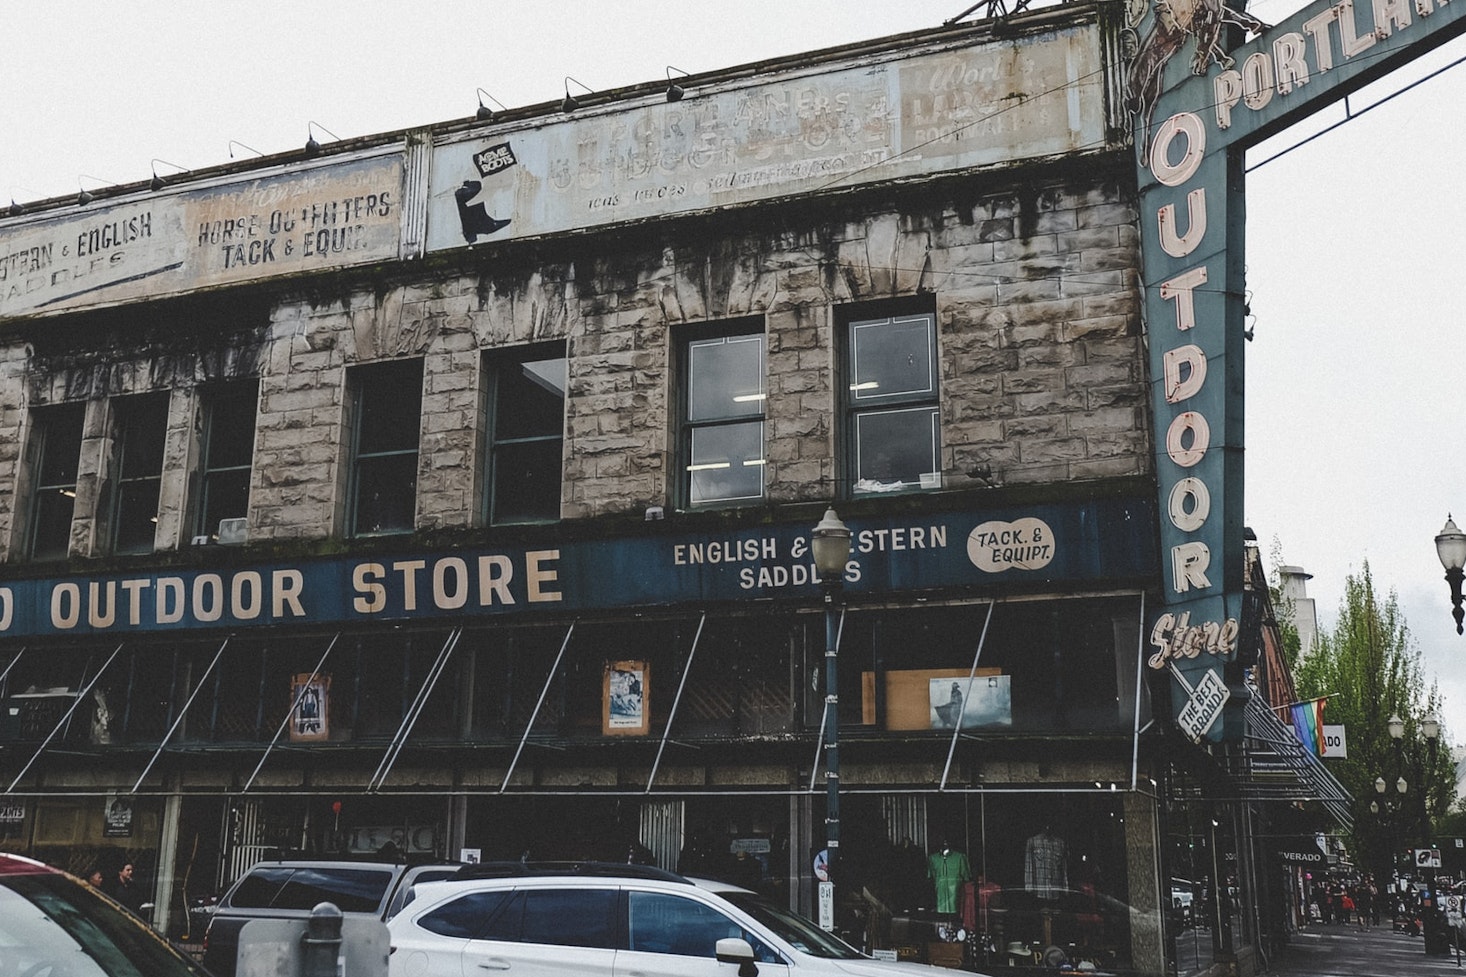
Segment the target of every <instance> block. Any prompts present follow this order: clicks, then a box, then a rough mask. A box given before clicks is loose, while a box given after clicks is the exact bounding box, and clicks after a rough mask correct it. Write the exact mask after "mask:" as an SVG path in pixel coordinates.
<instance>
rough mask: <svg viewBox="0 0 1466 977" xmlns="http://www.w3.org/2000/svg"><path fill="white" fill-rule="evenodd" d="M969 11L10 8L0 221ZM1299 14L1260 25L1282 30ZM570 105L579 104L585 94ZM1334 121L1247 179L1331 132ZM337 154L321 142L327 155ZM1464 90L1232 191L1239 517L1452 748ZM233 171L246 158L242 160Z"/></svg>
mask: <svg viewBox="0 0 1466 977" xmlns="http://www.w3.org/2000/svg"><path fill="white" fill-rule="evenodd" d="M968 5H969V4H968V3H967V2H965V0H944V2H934V0H846V2H839V3H837V2H834V0H737V2H731V0H678V2H670V0H596V2H585V0H562V2H560V3H546V2H544V0H493V2H484V0H478V2H474V3H468V2H461V0H451V2H444V0H366V2H363V0H352V2H344V0H308V2H301V0H291V2H280V0H250V2H248V3H245V2H236V0H210V2H198V0H179V2H167V0H109V2H105V3H104V2H99V0H50V2H47V3H26V4H20V3H17V4H11V5H10V7H9V9H7V11H6V13H5V17H4V19H3V22H0V23H3V31H4V42H5V55H4V57H3V58H0V91H3V93H4V95H3V97H0V133H3V143H0V194H3V195H4V198H5V199H0V206H3V205H4V203H6V202H8V198H10V197H14V198H15V199H18V200H20V201H22V202H24V201H27V200H35V199H40V198H44V197H50V196H57V195H63V194H64V195H70V194H74V193H76V192H77V191H78V189H79V187H80V186H81V185H85V186H87V187H88V188H89V189H95V188H97V187H98V186H106V185H110V184H115V183H126V182H131V181H136V180H144V179H147V178H148V177H149V175H150V173H151V169H150V162H151V160H152V159H153V158H155V157H156V158H158V159H161V160H163V161H165V162H164V163H162V164H160V165H159V167H158V171H159V172H160V173H162V174H164V175H166V174H168V173H170V172H174V168H175V167H181V168H184V169H194V168H201V167H206V166H210V165H214V164H217V163H222V162H226V161H227V160H228V159H229V156H230V151H231V146H230V141H231V140H237V141H238V143H239V144H242V146H241V145H235V146H233V147H232V149H233V152H235V153H236V154H239V155H243V156H248V155H250V151H251V150H255V151H258V152H261V153H265V154H270V153H276V152H282V151H288V150H293V149H296V148H299V147H300V146H303V145H304V143H305V140H306V137H307V123H308V122H309V121H314V122H316V123H318V124H319V125H321V126H323V127H324V128H325V129H326V130H329V131H330V132H331V133H334V134H335V135H337V136H339V137H342V138H350V137H353V136H360V135H366V134H370V133H375V132H384V131H390V130H394V129H401V128H408V127H413V126H420V125H425V124H428V123H432V122H441V121H447V120H451V119H461V118H464V117H467V116H469V115H471V114H472V113H473V111H474V109H475V108H476V107H477V99H476V96H475V94H474V91H475V89H476V88H478V87H482V88H484V89H485V90H487V91H488V92H489V93H490V94H491V95H492V96H493V97H494V98H495V99H497V100H499V101H500V102H503V103H504V104H505V105H508V106H510V107H517V106H521V105H528V104H534V103H539V102H544V101H548V100H551V99H558V98H559V97H560V96H561V95H562V94H563V91H564V85H565V81H564V79H565V76H567V75H569V76H572V77H574V78H575V79H576V81H577V82H580V83H583V84H584V85H585V86H587V87H589V88H591V89H593V90H598V89H606V88H615V87H619V86H623V85H629V84H634V83H638V82H645V81H652V80H656V79H661V78H664V77H665V75H666V68H667V66H668V65H672V66H675V67H677V68H679V69H682V70H685V71H688V72H693V73H697V72H702V71H707V70H713V69H717V68H723V67H730V66H733V65H738V64H744V63H747V62H751V61H758V60H762V59H765V58H770V57H777V56H780V55H788V54H796V53H798V52H800V51H806V50H812V49H815V48H820V47H827V46H832V45H838V44H844V43H848V42H852V41H858V40H865V39H869V38H873V37H880V36H884V35H887V34H893V33H902V32H906V31H917V30H923V29H928V28H932V27H935V26H938V25H940V24H941V23H942V22H943V21H945V20H948V19H950V18H952V17H955V16H956V15H958V14H959V13H961V12H963V10H964V9H965V8H966V7H967V6H968ZM1300 6H1302V4H1301V3H1299V2H1298V0H1261V2H1258V3H1255V4H1253V5H1252V6H1251V8H1250V9H1251V10H1252V11H1253V12H1254V13H1256V14H1257V15H1258V16H1259V17H1261V18H1262V19H1263V20H1266V21H1269V22H1276V21H1278V20H1280V19H1282V18H1283V17H1284V16H1286V15H1287V14H1289V13H1291V12H1293V11H1294V10H1296V9H1297V8H1298V7H1300ZM1463 56H1466V44H1463V43H1462V42H1460V41H1458V42H1455V43H1452V44H1450V45H1447V46H1446V47H1444V48H1443V49H1441V50H1440V51H1438V52H1435V53H1434V54H1432V55H1431V56H1430V57H1429V58H1426V59H1422V60H1421V61H1418V62H1417V63H1416V64H1415V65H1412V66H1411V68H1410V69H1408V72H1409V74H1408V76H1406V74H1405V73H1404V72H1401V73H1397V74H1396V75H1395V76H1392V77H1390V78H1387V79H1385V80H1384V81H1382V82H1380V83H1377V84H1376V85H1375V86H1374V88H1372V89H1370V90H1368V91H1367V92H1366V93H1364V94H1362V95H1360V96H1356V97H1355V98H1353V99H1351V104H1352V106H1353V108H1354V111H1355V112H1356V114H1357V113H1358V112H1359V110H1360V109H1361V108H1362V107H1365V106H1367V105H1368V104H1370V102H1372V101H1377V100H1378V99H1379V98H1382V97H1384V96H1385V95H1388V94H1390V93H1391V92H1395V91H1398V90H1400V89H1403V88H1406V87H1407V86H1409V85H1410V84H1411V83H1413V82H1414V80H1415V79H1416V78H1418V77H1419V76H1422V75H1424V74H1425V73H1426V72H1427V71H1429V70H1434V69H1436V68H1439V67H1442V66H1445V65H1447V64H1448V63H1449V62H1451V61H1453V60H1455V59H1456V58H1460V57H1463ZM571 87H572V88H573V89H576V90H578V86H575V85H574V84H572V86H571ZM1343 114H1344V113H1343V108H1342V106H1339V107H1335V108H1332V109H1330V110H1328V111H1327V112H1326V113H1323V114H1321V115H1319V116H1315V117H1314V119H1312V120H1310V121H1309V122H1308V123H1305V124H1304V125H1303V126H1300V127H1295V129H1293V130H1291V131H1290V132H1289V133H1285V134H1284V135H1282V136H1280V137H1278V138H1277V139H1275V140H1274V141H1273V142H1271V143H1269V144H1267V145H1266V146H1264V147H1259V148H1258V149H1256V150H1254V151H1253V153H1252V155H1251V162H1252V163H1254V164H1255V163H1257V162H1258V161H1260V160H1262V159H1264V158H1265V157H1266V156H1268V155H1271V154H1272V153H1273V152H1276V151H1278V150H1280V149H1283V148H1286V147H1287V146H1288V145H1291V144H1292V143H1296V142H1298V141H1299V140H1301V139H1302V138H1304V137H1305V136H1306V135H1308V134H1309V133H1310V132H1311V131H1313V130H1316V129H1318V128H1320V127H1321V126H1323V125H1327V124H1330V123H1333V122H1336V121H1338V120H1339V119H1341V118H1343ZM326 138H328V137H326ZM1463 143H1466V66H1463V67H1457V68H1449V69H1447V70H1445V71H1444V72H1443V73H1442V74H1440V76H1438V77H1437V78H1435V79H1434V80H1431V81H1426V82H1423V83H1421V84H1420V85H1418V86H1417V87H1415V88H1413V89H1412V90H1410V91H1408V92H1406V93H1405V94H1402V95H1400V96H1399V97H1398V98H1395V99H1393V100H1392V101H1391V102H1389V103H1388V104H1387V105H1383V106H1381V107H1379V108H1377V109H1374V110H1373V111H1369V112H1367V113H1365V114H1364V115H1362V116H1361V117H1360V118H1358V119H1356V120H1355V121H1352V122H1349V123H1347V124H1345V125H1343V126H1341V127H1339V128H1338V129H1336V130H1334V131H1332V132H1330V133H1328V134H1326V135H1323V136H1321V137H1320V138H1318V139H1316V140H1314V141H1313V142H1311V143H1309V144H1308V145H1306V146H1303V147H1302V148H1299V149H1296V150H1294V151H1292V152H1290V153H1288V154H1287V155H1285V156H1283V157H1281V158H1279V159H1276V160H1274V161H1272V162H1269V163H1266V164H1264V165H1261V166H1259V167H1258V168H1257V169H1255V170H1254V171H1253V172H1251V173H1250V174H1249V176H1248V180H1247V208H1248V215H1249V216H1248V226H1247V235H1248V241H1247V265H1248V275H1249V280H1248V285H1249V289H1250V291H1251V293H1252V297H1251V309H1252V323H1251V324H1252V325H1253V327H1254V332H1255V337H1256V338H1255V342H1253V343H1251V344H1250V345H1249V346H1248V350H1247V353H1248V365H1247V384H1248V401H1247V472H1248V474H1247V502H1246V518H1247V521H1248V523H1249V525H1251V526H1252V527H1253V529H1254V530H1255V531H1256V533H1257V535H1258V537H1259V539H1260V541H1261V545H1262V548H1263V552H1264V555H1265V556H1266V555H1269V554H1270V552H1271V550H1272V547H1273V540H1274V539H1276V540H1277V541H1278V543H1279V544H1280V546H1281V549H1282V554H1283V556H1284V558H1285V559H1286V560H1287V562H1289V563H1292V564H1296V565H1300V566H1303V567H1304V568H1305V569H1307V570H1308V571H1309V572H1311V573H1312V574H1314V579H1313V580H1312V581H1311V583H1310V593H1311V595H1312V596H1313V597H1314V598H1315V599H1316V600H1317V602H1318V609H1319V613H1320V616H1321V617H1322V619H1323V621H1324V623H1325V625H1327V624H1329V623H1331V622H1332V620H1333V618H1334V615H1335V611H1336V608H1337V606H1338V602H1339V599H1340V595H1341V593H1342V589H1343V580H1344V577H1345V575H1346V574H1348V573H1351V572H1357V571H1358V570H1359V568H1360V567H1361V566H1362V564H1363V563H1364V561H1366V560H1368V561H1369V563H1370V566H1371V568H1372V570H1373V573H1374V577H1375V580H1376V583H1377V584H1378V585H1379V586H1380V587H1381V588H1382V589H1385V590H1388V589H1391V588H1393V589H1394V590H1396V591H1397V592H1398V594H1399V597H1400V601H1401V604H1402V606H1403V608H1404V611H1405V614H1406V617H1407V619H1408V621H1409V623H1410V626H1411V629H1412V631H1413V633H1414V635H1415V637H1416V639H1417V642H1418V645H1419V648H1420V650H1421V651H1422V653H1423V655H1424V659H1425V665H1426V669H1427V672H1428V673H1429V674H1430V675H1431V676H1432V677H1435V678H1438V679H1439V681H1440V683H1441V687H1442V689H1443V690H1444V692H1445V693H1446V695H1447V697H1448V702H1447V710H1446V713H1445V716H1444V718H1445V720H1446V722H1447V723H1448V725H1449V728H1450V731H1451V733H1452V734H1453V736H1454V737H1455V738H1456V739H1457V740H1463V741H1466V639H1463V638H1460V637H1458V636H1457V635H1456V633H1455V628H1454V623H1453V622H1452V620H1451V617H1450V607H1449V600H1448V599H1447V589H1446V584H1445V583H1444V580H1443V574H1442V571H1441V568H1440V564H1439V563H1438V562H1437V560H1436V556H1435V548H1434V542H1433V537H1434V535H1435V533H1436V532H1438V531H1439V529H1440V527H1441V525H1442V524H1443V523H1444V522H1445V518H1446V513H1447V511H1448V510H1450V511H1454V512H1456V513H1457V514H1458V516H1460V517H1463V518H1462V519H1461V520H1460V521H1461V522H1462V524H1463V525H1466V477H1463V475H1466V444H1463V441H1466V438H1463V436H1462V435H1463V421H1466V417H1463V413H1462V406H1463V405H1462V395H1461V393H1462V389H1463V383H1462V370H1463V369H1466V330H1463V329H1462V326H1461V322H1460V320H1461V319H1462V318H1463V316H1466V312H1463V311H1462V310H1460V309H1459V308H1458V303H1457V302H1456V301H1455V300H1454V299H1455V295H1454V294H1453V292H1454V290H1455V288H1456V287H1457V285H1458V283H1459V282H1460V281H1461V278H1462V274H1461V271H1460V269H1461V267H1462V263H1463V255H1466V243H1463V242H1462V240H1461V239H1460V237H1459V236H1458V232H1460V230H1461V229H1462V228H1463V227H1466V195H1463V192H1462V190H1461V186H1462V184H1461V172H1462V171H1461V160H1462V159H1463V158H1466V154H1463V148H1466V147H1463ZM244 147H248V148H244Z"/></svg>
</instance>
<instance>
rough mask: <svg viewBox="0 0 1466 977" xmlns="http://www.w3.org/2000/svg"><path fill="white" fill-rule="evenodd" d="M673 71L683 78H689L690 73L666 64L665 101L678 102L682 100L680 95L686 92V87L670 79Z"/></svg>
mask: <svg viewBox="0 0 1466 977" xmlns="http://www.w3.org/2000/svg"><path fill="white" fill-rule="evenodd" d="M674 71H675V72H677V73H678V74H680V75H681V76H682V77H684V78H691V77H692V75H691V74H689V73H688V72H686V71H683V70H682V69H681V68H676V67H673V66H672V65H670V64H669V65H667V101H669V102H680V101H682V96H684V95H686V94H687V89H685V88H683V87H682V86H681V85H679V84H677V83H676V82H675V81H673V80H672V72H674Z"/></svg>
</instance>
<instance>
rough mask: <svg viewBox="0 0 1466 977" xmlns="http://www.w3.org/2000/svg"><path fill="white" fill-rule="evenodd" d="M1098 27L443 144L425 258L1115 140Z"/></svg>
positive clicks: (791, 76) (778, 80) (806, 75)
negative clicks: (1106, 99)
mask: <svg viewBox="0 0 1466 977" xmlns="http://www.w3.org/2000/svg"><path fill="white" fill-rule="evenodd" d="M1105 121H1106V116H1105V109H1104V58H1103V55H1102V53H1101V45H1100V33H1099V31H1098V30H1097V29H1096V27H1095V25H1094V24H1087V25H1083V26H1080V27H1070V28H1066V29H1063V30H1055V31H1052V32H1050V33H1047V34H1041V35H1031V36H1025V37H1023V38H1021V39H1012V40H1007V41H985V42H984V43H981V44H977V45H970V46H967V47H962V48H954V49H950V50H939V51H932V52H927V53H922V54H919V55H914V56H913V55H911V54H910V52H909V51H907V52H902V53H899V54H893V55H891V56H890V57H889V58H887V59H886V60H883V61H872V62H870V63H866V64H862V65H859V66H857V67H853V68H852V67H849V66H848V63H847V64H845V65H841V66H840V67H839V68H833V69H832V68H830V67H816V68H813V69H810V68H805V69H801V70H798V71H789V72H780V73H777V74H760V75H758V76H757V78H756V79H755V80H751V81H750V80H741V81H739V82H737V83H732V84H725V85H723V86H722V87H721V88H714V89H707V90H700V91H697V92H696V93H695V94H692V95H689V97H688V98H686V99H685V100H683V101H680V102H676V103H671V104H669V103H667V102H666V101H664V100H663V99H661V98H660V97H653V98H649V99H647V100H646V101H645V102H644V103H643V104H641V105H634V104H632V105H618V106H614V107H612V108H611V109H610V110H605V111H601V112H599V113H596V112H591V111H588V110H587V111H583V112H578V113H576V114H574V115H570V116H564V117H562V118H558V119H555V120H552V121H545V120H539V124H538V125H536V126H534V127H533V128H528V127H526V126H524V125H523V124H518V125H517V126H516V125H514V124H510V125H492V126H487V127H483V128H480V129H477V130H475V131H474V132H471V133H469V134H467V135H463V134H453V135H451V136H448V137H445V138H444V139H443V140H441V141H439V142H438V144H437V145H435V147H434V150H433V161H432V167H431V178H430V185H429V200H428V227H427V248H428V250H429V251H438V250H444V249H448V248H461V247H464V246H465V245H472V244H480V243H484V242H487V241H495V240H505V239H510V238H515V237H524V236H528V235H540V234H548V233H553V232H557V231H566V230H571V229H575V228H583V227H593V226H597V225H605V224H611V223H617V222H622V221H633V220H647V219H656V218H664V217H667V216H668V215H672V214H681V213H692V212H695V211H699V210H709V209H713V208H719V207H726V206H730V205H737V204H742V203H750V202H754V201H761V200H769V199H774V198H778V197H783V196H790V195H795V194H808V193H813V192H818V191H820V190H823V189H826V188H829V187H831V186H839V187H842V188H848V187H850V186H854V185H856V184H859V183H870V182H876V181H885V180H892V179H899V178H902V177H908V176H910V177H929V176H931V175H933V174H935V173H938V172H941V171H943V170H959V169H967V168H972V167H980V166H987V165H997V164H1001V163H1007V162H1011V161H1014V160H1019V159H1024V158H1032V157H1042V156H1051V155H1054V156H1057V155H1062V154H1065V153H1072V152H1076V151H1079V150H1083V149H1086V148H1091V147H1096V146H1103V145H1105V143H1106V127H1105Z"/></svg>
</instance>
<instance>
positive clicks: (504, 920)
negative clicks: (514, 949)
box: [479, 892, 524, 943]
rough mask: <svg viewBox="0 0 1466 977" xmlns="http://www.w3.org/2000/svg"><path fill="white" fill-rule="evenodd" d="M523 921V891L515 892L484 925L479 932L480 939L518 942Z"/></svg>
mask: <svg viewBox="0 0 1466 977" xmlns="http://www.w3.org/2000/svg"><path fill="white" fill-rule="evenodd" d="M523 923H524V893H523V892H517V893H515V894H514V896H513V897H512V898H511V899H510V900H509V903H508V904H507V905H506V906H505V907H504V908H503V909H501V910H499V912H498V913H497V914H496V915H495V916H494V917H493V918H492V919H490V920H488V921H487V925H485V926H484V928H483V931H482V932H481V933H479V939H481V940H498V941H500V942H501V943H518V942H519V933H520V930H521V929H522V928H523Z"/></svg>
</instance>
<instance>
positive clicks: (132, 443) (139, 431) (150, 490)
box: [111, 394, 168, 553]
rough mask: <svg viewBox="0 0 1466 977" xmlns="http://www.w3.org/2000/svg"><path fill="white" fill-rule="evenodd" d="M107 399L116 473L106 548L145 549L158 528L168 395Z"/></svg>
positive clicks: (149, 549)
mask: <svg viewBox="0 0 1466 977" xmlns="http://www.w3.org/2000/svg"><path fill="white" fill-rule="evenodd" d="M113 404H114V409H115V412H116V413H115V416H116V426H115V428H114V432H115V435H116V440H115V443H114V444H115V447H114V450H115V452H116V454H115V455H114V471H115V472H116V473H117V477H116V482H115V487H114V489H113V493H112V519H111V534H112V552H113V553H151V552H153V541H154V539H155V538H156V536H157V533H158V495H159V491H160V489H161V488H162V485H163V445H164V442H165V440H166V436H167V433H168V396H167V394H147V395H145V396H139V397H122V398H119V399H117V400H115V401H113Z"/></svg>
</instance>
